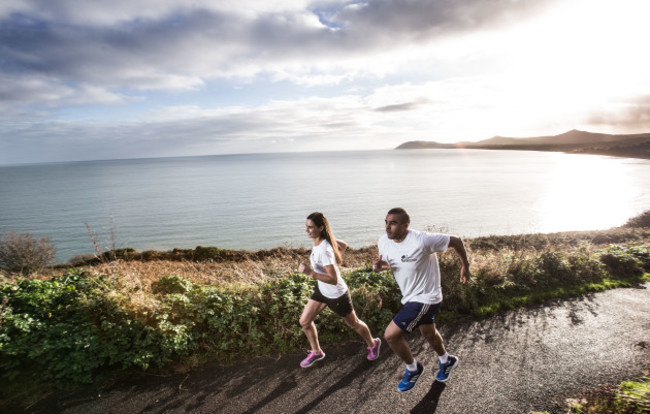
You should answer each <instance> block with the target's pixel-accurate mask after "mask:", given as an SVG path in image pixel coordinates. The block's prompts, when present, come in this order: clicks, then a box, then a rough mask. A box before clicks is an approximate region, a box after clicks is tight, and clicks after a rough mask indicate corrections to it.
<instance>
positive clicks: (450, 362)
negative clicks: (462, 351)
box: [436, 355, 458, 382]
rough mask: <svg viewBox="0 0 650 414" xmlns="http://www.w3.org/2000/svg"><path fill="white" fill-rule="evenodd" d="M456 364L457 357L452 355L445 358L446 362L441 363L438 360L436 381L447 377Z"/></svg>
mask: <svg viewBox="0 0 650 414" xmlns="http://www.w3.org/2000/svg"><path fill="white" fill-rule="evenodd" d="M457 365H458V358H456V357H455V356H453V355H449V359H447V363H446V364H443V363H442V362H440V361H439V360H438V366H439V367H440V371H438V375H436V381H440V382H445V381H447V380H448V379H449V374H451V370H452V369H454V368H456V366H457Z"/></svg>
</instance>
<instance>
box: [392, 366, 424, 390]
mask: <svg viewBox="0 0 650 414" xmlns="http://www.w3.org/2000/svg"><path fill="white" fill-rule="evenodd" d="M423 372H424V366H422V364H420V363H419V362H418V370H417V371H415V372H412V371H409V370H408V369H407V370H406V372H405V373H404V378H402V382H400V383H399V384H397V389H398V390H399V392H406V391H410V390H411V388H413V387H415V383H416V382H418V378H420V375H422V373H423Z"/></svg>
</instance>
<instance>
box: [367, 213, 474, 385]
mask: <svg viewBox="0 0 650 414" xmlns="http://www.w3.org/2000/svg"><path fill="white" fill-rule="evenodd" d="M410 222H411V219H410V217H409V215H408V213H407V212H406V210H404V209H403V208H393V209H391V210H390V211H389V212H388V215H387V216H386V234H385V235H383V236H382V237H381V238H380V239H379V242H378V248H379V257H378V258H377V259H375V261H374V262H373V270H374V271H375V272H380V271H382V270H387V269H389V268H390V269H392V271H393V275H394V276H395V280H396V281H397V284H398V285H399V288H400V291H401V292H402V304H403V305H404V306H403V307H402V309H401V310H400V311H399V312H398V313H397V315H395V317H394V318H393V320H392V321H391V322H390V324H388V327H387V328H386V332H385V333H384V337H385V338H386V342H388V345H389V346H390V347H391V349H392V350H393V351H394V352H395V353H396V354H397V356H399V357H400V358H401V359H402V360H403V361H404V363H405V364H406V372H405V373H404V378H403V379H402V381H401V382H400V383H399V384H398V385H397V389H398V390H399V391H400V392H406V391H409V390H411V389H412V388H413V387H414V386H415V383H416V382H417V380H418V378H419V377H420V375H422V373H423V372H424V366H423V365H422V364H421V363H420V362H418V361H417V360H415V359H414V358H413V354H412V353H411V348H410V347H409V345H408V343H407V342H406V339H405V335H406V334H408V333H411V332H412V331H413V329H414V328H419V329H420V332H421V333H422V336H424V337H425V338H426V340H427V341H428V342H429V344H431V346H432V347H433V349H434V350H435V351H436V353H437V354H438V366H439V368H440V370H439V371H438V374H437V375H436V380H438V381H441V382H445V381H447V380H448V379H449V375H450V373H451V370H453V369H454V368H456V366H457V365H458V358H457V357H455V356H453V355H449V354H448V353H447V351H446V350H445V346H444V344H443V341H442V336H441V335H440V332H438V330H437V329H436V325H435V314H436V312H437V311H438V309H440V305H441V304H442V292H441V289H440V267H439V265H438V257H437V256H436V252H444V251H445V250H447V248H448V247H451V248H452V249H454V250H455V252H456V253H457V254H458V256H459V257H460V259H461V262H462V267H461V269H460V281H461V283H467V281H468V280H469V277H470V271H469V260H468V259H467V253H466V251H465V246H464V245H463V241H462V240H461V239H460V238H458V237H456V236H449V235H446V234H440V233H428V232H420V231H416V230H409V228H408V227H409V224H410Z"/></svg>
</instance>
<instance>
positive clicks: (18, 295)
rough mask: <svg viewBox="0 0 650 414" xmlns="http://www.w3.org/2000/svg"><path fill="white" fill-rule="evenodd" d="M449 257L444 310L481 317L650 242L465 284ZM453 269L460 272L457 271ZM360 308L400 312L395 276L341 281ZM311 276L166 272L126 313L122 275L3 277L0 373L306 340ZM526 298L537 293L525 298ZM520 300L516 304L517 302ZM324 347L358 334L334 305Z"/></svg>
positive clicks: (212, 353)
mask: <svg viewBox="0 0 650 414" xmlns="http://www.w3.org/2000/svg"><path fill="white" fill-rule="evenodd" d="M453 257H454V256H453V255H448V256H447V255H445V257H444V258H443V259H442V260H441V267H442V272H443V274H444V275H448V276H446V277H443V292H444V294H445V302H444V312H443V314H442V316H444V315H458V314H465V315H483V314H485V313H486V309H488V308H489V306H491V305H494V304H509V305H507V306H501V307H499V306H497V307H496V308H495V309H499V308H503V307H508V306H512V303H513V302H512V301H511V299H512V298H521V297H527V296H526V295H528V294H530V293H534V292H548V291H550V290H552V289H553V288H556V287H558V286H561V287H563V288H565V287H570V286H584V285H586V284H591V283H599V282H602V281H603V280H608V279H612V278H615V279H621V278H622V279H626V280H634V279H635V278H637V280H638V277H639V276H641V275H643V273H644V272H648V271H650V251H649V249H648V247H646V246H643V247H619V246H611V247H610V248H608V249H606V250H603V251H598V252H591V251H588V250H586V249H584V250H578V251H576V252H574V253H571V254H568V253H561V252H553V251H545V252H539V253H537V254H529V255H514V254H504V255H503V256H501V257H499V258H498V260H497V263H489V264H488V265H484V266H478V267H476V268H475V269H474V274H473V278H472V281H471V282H470V283H469V284H468V285H461V284H460V283H459V281H458V277H457V275H458V272H459V263H458V261H457V260H456V259H454V258H453ZM451 275H453V276H451ZM344 277H345V279H346V281H347V283H348V285H349V287H350V291H351V293H352V297H353V302H354V305H355V308H356V310H357V313H358V314H359V316H360V318H361V319H363V320H364V321H365V322H366V323H367V324H368V325H369V326H370V328H371V331H372V332H373V333H374V334H380V333H381V332H382V331H383V329H384V327H385V326H386V324H387V323H388V322H389V321H390V319H391V318H392V316H393V315H394V313H395V312H396V311H397V310H398V309H399V307H400V302H399V301H400V293H399V289H398V287H397V285H396V283H395V281H394V278H393V276H392V274H390V273H389V272H382V273H379V274H377V273H374V272H372V271H371V270H370V268H363V269H358V270H355V271H353V272H351V273H349V274H347V275H345V276H344ZM313 283H314V281H313V280H312V279H309V278H307V277H306V276H304V275H302V274H298V273H292V274H288V275H285V276H283V277H278V278H277V279H273V280H271V281H269V282H266V283H263V284H259V285H236V284H226V285H219V286H201V285H197V284H195V283H192V282H190V281H188V280H185V279H183V278H180V277H178V276H174V275H168V276H163V277H161V278H160V279H159V280H158V281H156V282H155V283H154V285H153V286H152V291H151V292H150V293H149V295H150V296H151V299H152V301H154V302H155V303H156V304H157V307H156V309H155V312H138V311H134V310H133V309H135V308H134V307H130V308H129V309H131V310H130V311H127V310H125V309H124V308H123V307H122V306H120V305H119V303H123V302H121V301H120V300H118V298H121V299H122V300H123V298H124V296H120V295H127V296H128V292H126V293H125V292H120V293H116V292H115V289H114V287H115V280H114V279H110V278H107V277H103V276H99V277H97V276H91V275H89V274H88V273H83V272H80V271H76V270H70V271H68V272H66V273H65V274H63V275H61V276H57V277H54V278H52V279H50V280H38V279H20V280H18V281H17V282H16V283H2V284H0V301H1V305H0V306H1V310H0V375H1V376H2V377H3V379H4V380H11V379H12V378H15V377H16V376H17V375H19V374H20V373H23V374H24V373H34V375H35V377H36V378H39V379H44V380H53V381H54V382H60V383H64V382H68V383H70V382H72V383H74V382H82V383H83V382H90V381H92V379H93V378H94V376H95V375H96V374H97V373H98V372H100V371H101V370H103V369H106V368H121V369H127V370H128V369H138V370H147V369H150V368H162V367H165V366H168V365H169V364H170V363H173V362H175V361H180V360H183V359H184V358H187V357H196V356H203V357H204V356H206V355H208V356H209V357H210V358H217V359H221V360H229V359H232V358H240V357H248V356H253V355H262V354H268V353H276V352H285V351H289V350H296V349H298V348H301V347H306V346H307V342H306V339H305V338H304V335H303V334H302V331H301V329H300V327H299V325H298V319H299V317H300V314H301V312H302V308H303V306H304V304H305V303H306V301H307V299H308V298H309V296H310V294H311V292H312V289H313ZM528 297H530V296H528ZM514 303H516V302H514ZM317 324H318V329H319V334H320V338H321V340H322V342H324V343H327V342H333V341H340V340H347V339H351V338H355V337H356V334H355V333H354V331H352V330H351V329H349V328H347V327H346V326H345V325H344V324H343V323H342V322H341V320H340V318H338V317H336V316H335V315H334V314H333V313H332V312H330V311H326V312H324V313H322V314H321V316H319V320H318V321H317Z"/></svg>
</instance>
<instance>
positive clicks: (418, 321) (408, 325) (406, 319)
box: [393, 302, 442, 333]
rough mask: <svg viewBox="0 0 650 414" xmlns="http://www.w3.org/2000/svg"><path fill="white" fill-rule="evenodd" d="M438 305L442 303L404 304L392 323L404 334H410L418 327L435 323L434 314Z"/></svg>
mask: <svg viewBox="0 0 650 414" xmlns="http://www.w3.org/2000/svg"><path fill="white" fill-rule="evenodd" d="M440 305H442V302H440V303H436V304H435V305H431V304H428V303H419V302H406V304H405V305H404V307H402V309H400V311H399V312H397V315H395V317H394V318H393V322H395V325H397V326H399V327H400V329H402V330H403V331H404V332H407V333H411V332H413V329H415V328H417V327H418V326H420V325H433V324H434V323H435V322H436V312H438V309H440Z"/></svg>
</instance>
